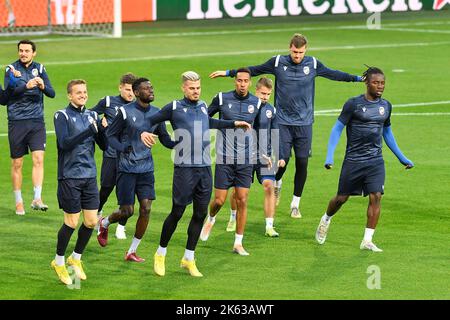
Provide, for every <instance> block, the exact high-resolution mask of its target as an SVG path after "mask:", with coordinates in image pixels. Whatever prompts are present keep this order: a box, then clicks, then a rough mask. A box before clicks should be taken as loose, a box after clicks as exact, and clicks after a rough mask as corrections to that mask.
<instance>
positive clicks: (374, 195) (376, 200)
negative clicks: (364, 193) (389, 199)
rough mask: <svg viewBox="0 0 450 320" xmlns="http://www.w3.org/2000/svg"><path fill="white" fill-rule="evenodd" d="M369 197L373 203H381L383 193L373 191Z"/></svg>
mask: <svg viewBox="0 0 450 320" xmlns="http://www.w3.org/2000/svg"><path fill="white" fill-rule="evenodd" d="M369 199H370V200H369V201H370V204H371V205H380V203H381V193H380V192H376V193H371V194H370V197H369Z"/></svg>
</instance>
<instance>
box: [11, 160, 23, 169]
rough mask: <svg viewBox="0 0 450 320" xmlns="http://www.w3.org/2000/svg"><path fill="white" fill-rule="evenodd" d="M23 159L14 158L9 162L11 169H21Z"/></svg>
mask: <svg viewBox="0 0 450 320" xmlns="http://www.w3.org/2000/svg"><path fill="white" fill-rule="evenodd" d="M22 165H23V160H22V159H14V160H13V161H12V163H11V166H12V169H13V170H14V171H20V170H22Z"/></svg>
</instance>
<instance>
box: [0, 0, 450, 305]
mask: <svg viewBox="0 0 450 320" xmlns="http://www.w3.org/2000/svg"><path fill="white" fill-rule="evenodd" d="M173 3H175V2H173ZM179 3H180V2H179ZM423 3H424V4H425V3H428V4H430V6H429V8H431V6H432V5H431V1H430V2H425V1H423ZM444 4H445V3H444ZM448 7H450V5H447V6H444V7H443V9H442V10H441V11H419V12H409V13H404V12H397V13H389V12H383V13H381V29H378V30H377V29H375V30H373V29H372V30H370V29H368V28H367V26H366V21H367V19H368V18H369V16H370V14H368V13H363V14H352V15H324V16H307V15H300V16H298V17H268V18H258V19H256V18H250V17H247V18H244V19H233V20H230V19H223V20H207V21H198V20H197V21H157V22H152V23H149V22H140V23H129V24H125V25H124V36H123V38H121V39H108V38H88V37H84V38H83V37H67V36H39V37H31V38H32V39H33V40H35V41H36V43H37V45H38V55H37V57H36V61H38V62H42V63H43V64H44V65H45V66H46V68H47V71H48V73H49V76H50V79H51V81H52V84H53V86H54V88H55V89H56V92H57V96H56V98H55V99H46V101H45V117H46V123H47V130H48V131H49V134H48V137H47V152H46V162H45V170H46V171H45V183H44V190H43V197H44V199H45V200H46V202H47V203H48V204H49V206H50V210H49V211H48V212H47V213H36V212H31V210H27V214H26V215H25V216H24V217H19V216H16V215H15V214H14V211H13V209H14V198H13V194H12V192H11V185H10V176H9V166H10V159H9V156H8V155H9V150H8V143H7V137H6V133H7V120H6V110H5V109H6V108H3V107H1V108H0V150H1V152H2V154H3V155H4V156H3V157H1V158H0V194H1V198H0V199H1V203H0V214H1V220H0V230H1V231H0V248H1V250H0V270H2V271H1V274H2V279H1V282H0V288H1V290H0V298H1V299H226V300H234V299H238V300H245V299H263V300H264V299H283V300H288V299H449V298H450V290H449V287H450V286H449V284H450V281H449V277H448V261H449V258H450V256H449V251H448V230H449V228H448V226H449V217H448V212H449V207H450V203H449V202H450V201H449V200H448V199H449V198H448V193H449V191H450V190H449V189H450V188H449V187H448V181H449V180H450V170H449V169H450V164H449V162H448V158H449V156H448V155H449V151H450V150H449V149H450V147H449V143H448V141H449V138H448V137H449V135H450V127H449V126H448V121H449V116H450V111H449V107H450V95H449V92H448V88H449V87H450V80H449V79H448V75H449V74H450V62H449V59H448V56H449V52H450V28H449V25H450V23H449V11H448V10H447V9H448ZM294 32H301V33H304V34H305V35H306V36H307V37H308V39H309V52H308V54H309V55H313V56H315V57H316V58H318V59H319V60H321V61H322V62H323V63H324V64H325V65H327V66H329V67H332V68H336V69H340V70H344V71H346V72H349V73H353V74H361V73H362V72H363V71H364V69H365V67H364V63H366V64H369V65H375V66H378V67H380V68H382V69H383V70H384V71H385V73H386V78H387V86H386V91H385V94H384V97H385V98H386V99H388V100H390V101H391V102H392V103H393V104H394V111H393V112H394V114H393V117H392V124H393V131H394V134H395V136H396V139H397V142H398V143H399V145H400V147H401V149H402V151H403V152H404V153H405V154H406V155H407V156H408V157H409V158H410V159H411V160H413V161H414V163H415V165H416V167H415V168H414V169H413V170H410V171H405V170H404V169H403V168H402V166H401V165H400V164H399V163H398V161H397V160H396V158H395V157H394V156H393V155H392V154H391V153H390V151H389V150H387V149H385V150H384V157H385V160H386V171H387V179H386V194H385V196H384V198H383V202H382V214H381V219H380V223H379V227H378V228H377V231H376V233H375V240H376V243H377V244H379V246H380V247H381V248H383V249H384V250H385V251H384V252H383V253H382V254H373V253H370V252H362V251H360V250H359V248H358V246H359V242H360V240H361V237H362V234H363V228H364V224H365V211H366V206H367V199H365V198H358V197H355V198H352V199H351V200H350V201H349V202H348V203H347V204H346V205H345V206H344V207H343V209H342V210H341V212H340V213H339V215H338V216H336V217H335V218H334V219H333V224H332V226H331V228H330V232H329V236H328V239H327V242H326V244H325V245H323V246H319V245H317V244H316V243H315V240H314V232H315V229H316V227H317V223H318V221H319V219H320V216H321V215H322V214H323V212H324V210H325V208H326V205H327V203H328V200H329V198H330V197H331V196H332V195H333V194H334V193H335V191H336V187H337V180H338V176H339V168H340V164H341V163H342V158H343V153H344V148H345V137H344V136H343V137H341V140H340V143H339V145H338V148H337V150H336V153H335V162H336V165H335V168H334V169H333V170H332V171H326V170H324V169H323V161H324V159H325V155H326V145H327V140H328V135H329V132H330V130H331V127H332V125H333V124H334V122H335V120H336V118H337V115H338V113H339V111H338V110H339V109H340V108H341V106H342V104H343V103H344V102H345V101H346V100H347V99H348V98H349V97H351V96H355V95H357V94H360V93H362V92H364V86H363V85H362V84H355V83H338V82H332V81H328V80H326V79H320V78H318V79H317V82H316V103H315V105H316V112H317V114H316V122H315V125H314V139H313V157H312V158H311V162H310V166H309V177H308V181H307V185H306V188H305V192H304V195H303V197H302V204H301V210H302V213H303V215H304V217H303V218H302V219H300V220H298V221H297V220H295V221H294V219H291V218H290V217H289V203H290V198H291V192H292V179H293V168H292V166H291V167H290V168H289V169H288V172H287V174H286V176H285V178H284V183H283V192H282V202H281V204H280V206H279V207H278V208H277V214H276V219H275V225H276V227H277V229H278V230H279V232H280V234H281V236H280V238H279V239H268V238H265V237H264V220H263V213H262V200H263V194H262V189H261V187H260V186H259V185H254V186H253V187H252V189H251V192H250V199H249V221H248V225H247V230H246V236H245V239H244V241H245V244H246V248H247V249H248V250H249V252H250V253H251V256H249V257H239V256H236V255H233V254H232V253H231V248H232V241H233V236H232V234H229V233H226V232H225V226H226V221H227V219H228V215H229V211H228V206H225V207H224V208H223V209H222V211H221V212H220V213H219V215H218V221H217V223H216V225H215V228H214V230H213V233H212V235H211V237H210V239H209V240H208V242H206V243H203V242H200V243H199V245H198V248H197V252H196V257H197V264H198V267H199V269H200V271H201V272H203V273H204V275H205V277H204V278H203V279H193V278H192V277H189V276H188V275H187V274H186V273H185V272H184V270H181V269H180V268H179V265H178V263H179V260H180V258H181V256H182V254H183V251H184V245H185V242H186V229H187V224H188V221H189V219H190V214H191V211H190V210H191V207H188V209H187V210H186V213H185V216H184V217H183V219H182V220H181V222H180V224H179V226H178V229H177V231H176V233H175V234H174V236H173V238H172V241H171V243H170V245H169V248H168V256H167V260H166V268H167V273H166V276H165V277H164V278H158V277H156V276H155V275H154V274H153V272H152V262H153V261H152V256H153V253H154V251H155V250H156V248H157V245H158V241H159V234H160V231H161V226H162V222H163V221H164V218H165V216H166V215H167V214H168V212H169V210H170V206H171V197H170V195H171V178H172V171H173V169H172V165H171V160H170V152H169V151H168V150H165V149H164V148H163V147H162V146H160V145H158V146H157V147H156V148H155V150H154V155H155V163H156V172H155V175H156V191H157V200H156V201H155V202H154V205H153V208H152V217H151V220H150V225H149V229H148V230H147V234H146V236H145V238H144V240H143V243H142V244H141V246H140V248H139V250H140V254H141V255H142V256H143V257H145V258H146V259H147V261H146V262H145V263H144V264H140V265H138V264H130V263H126V262H124V261H123V254H124V252H125V251H126V249H127V247H128V245H129V240H126V241H118V240H116V239H114V238H113V237H111V241H110V244H109V245H108V246H107V247H106V248H100V247H99V246H98V244H97V241H96V239H95V237H93V238H92V239H91V242H90V244H89V246H88V248H87V251H86V252H85V254H84V256H83V260H84V261H85V267H86V273H87V275H88V280H87V281H85V282H82V283H81V284H80V286H81V287H80V289H79V290H76V289H75V290H70V289H68V288H67V287H65V286H63V285H61V284H59V282H58V280H57V278H56V276H55V274H54V272H53V270H51V268H50V265H49V264H50V261H51V259H52V258H53V256H54V250H55V249H54V248H55V243H56V232H57V230H58V228H59V226H60V225H61V221H62V214H61V211H60V210H59V209H58V208H57V200H56V163H57V162H56V146H55V135H54V134H53V133H52V131H53V120H52V117H53V114H54V112H55V111H56V110H58V109H61V108H64V107H65V106H66V105H67V99H66V94H65V86H66V83H67V82H68V80H70V79H72V78H84V79H86V80H87V81H88V89H89V97H90V98H89V102H88V106H93V105H95V103H96V102H97V101H98V100H99V99H100V98H102V97H103V96H104V95H113V94H116V93H117V85H118V83H117V82H118V79H119V77H120V75H122V74H123V73H125V72H128V71H131V72H133V73H135V74H137V75H141V76H148V77H149V78H150V79H151V80H152V82H153V84H154V87H155V94H156V100H155V102H154V104H155V105H157V106H159V107H162V106H163V105H165V104H166V103H168V102H170V101H171V100H172V99H175V98H180V97H181V96H182V94H181V91H180V81H179V76H180V74H181V73H182V72H183V71H186V70H195V71H197V72H198V73H200V75H201V76H202V77H203V82H202V86H203V93H202V98H203V99H204V100H206V101H207V102H209V101H210V100H211V99H212V97H213V96H214V94H215V93H217V92H218V91H228V90H232V89H233V82H232V80H231V79H229V78H223V79H216V80H210V79H208V78H207V75H208V74H209V73H210V72H211V71H214V70H219V69H226V68H228V67H239V66H245V65H253V64H259V63H262V62H264V61H266V60H267V59H268V58H269V57H270V56H272V55H275V54H287V52H288V41H289V39H290V37H291V36H292V34H293V33H294ZM21 38H22V37H5V38H0V43H1V46H0V64H1V65H2V67H4V66H5V65H7V64H8V63H10V62H12V61H14V60H16V59H17V48H16V43H17V41H18V40H19V39H21ZM255 80H256V79H255ZM96 156H97V160H98V161H97V163H98V164H100V160H101V153H100V152H98V153H97V155H96ZM30 167H31V159H30V157H27V158H26V159H25V164H24V185H23V189H22V192H23V196H24V200H25V203H26V205H27V206H28V205H29V202H31V197H32V186H31V181H30V180H31V179H30ZM115 207H116V206H115V201H114V197H112V198H111V199H110V201H109V202H108V204H107V206H106V208H105V211H106V212H112V210H114V209H115ZM135 221H136V217H133V218H132V219H130V221H129V224H128V227H127V234H128V237H129V239H130V237H131V235H132V233H133V232H134V223H135ZM112 230H114V228H113V229H112ZM73 246H74V242H72V243H71V244H70V245H69V248H68V252H70V250H71V249H73ZM374 267H375V268H378V269H377V270H379V271H380V273H379V276H380V277H379V279H378V280H380V282H379V284H380V287H381V288H380V289H373V286H372V287H371V283H372V284H374V283H375V282H373V281H375V280H376V279H375V280H374V278H373V277H374V276H376V274H374V273H373V270H375V269H374ZM371 288H372V289H371Z"/></svg>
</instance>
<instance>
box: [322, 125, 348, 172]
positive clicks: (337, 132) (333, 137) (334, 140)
mask: <svg viewBox="0 0 450 320" xmlns="http://www.w3.org/2000/svg"><path fill="white" fill-rule="evenodd" d="M343 129H344V124H343V123H342V122H340V121H339V120H337V121H336V123H335V124H334V126H333V129H331V134H330V138H329V139H328V150H327V158H326V160H325V168H326V169H331V168H332V167H333V164H334V160H333V156H334V150H336V146H337V144H338V142H339V138H340V137H341V133H342V130H343Z"/></svg>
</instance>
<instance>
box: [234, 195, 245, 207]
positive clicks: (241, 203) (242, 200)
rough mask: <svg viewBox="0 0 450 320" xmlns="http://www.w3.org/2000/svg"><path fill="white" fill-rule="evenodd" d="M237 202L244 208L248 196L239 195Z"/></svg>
mask: <svg viewBox="0 0 450 320" xmlns="http://www.w3.org/2000/svg"><path fill="white" fill-rule="evenodd" d="M236 203H237V205H238V207H240V208H242V207H243V206H246V205H247V197H243V196H241V197H237V198H236Z"/></svg>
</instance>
